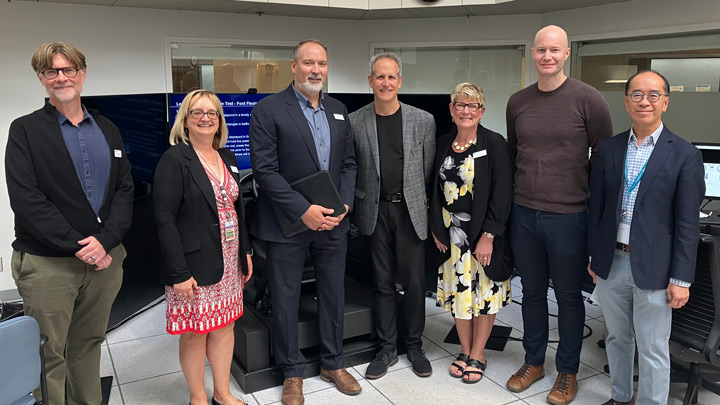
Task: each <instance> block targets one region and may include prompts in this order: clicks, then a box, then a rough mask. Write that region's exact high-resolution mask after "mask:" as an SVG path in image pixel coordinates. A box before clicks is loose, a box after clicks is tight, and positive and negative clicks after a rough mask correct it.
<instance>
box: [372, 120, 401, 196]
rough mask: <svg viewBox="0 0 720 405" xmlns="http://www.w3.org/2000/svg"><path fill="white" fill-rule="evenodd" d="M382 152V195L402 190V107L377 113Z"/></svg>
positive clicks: (379, 147)
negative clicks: (384, 113) (389, 113)
mask: <svg viewBox="0 0 720 405" xmlns="http://www.w3.org/2000/svg"><path fill="white" fill-rule="evenodd" d="M375 117H376V120H377V121H376V122H377V135H378V149H379V152H380V196H381V198H382V197H383V196H386V195H391V194H396V193H401V192H402V178H403V139H402V112H401V109H400V108H398V110H397V111H396V112H395V113H393V114H392V115H386V116H384V115H378V114H375Z"/></svg>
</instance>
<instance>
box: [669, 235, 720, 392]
mask: <svg viewBox="0 0 720 405" xmlns="http://www.w3.org/2000/svg"><path fill="white" fill-rule="evenodd" d="M719 254H720V252H718V243H717V242H716V241H715V237H713V236H710V235H704V234H700V244H699V246H698V258H697V265H696V271H695V281H694V282H693V284H692V286H691V287H690V299H689V301H688V302H687V304H685V306H683V307H682V308H679V309H674V310H673V316H672V329H671V332H670V355H671V357H673V358H674V359H677V360H681V361H683V362H687V363H690V370H689V378H688V381H687V384H688V387H687V390H686V391H685V398H684V400H683V405H690V404H696V403H697V396H698V389H699V388H700V385H701V384H702V383H703V372H704V371H708V370H712V369H714V371H715V372H718V371H720V356H718V348H720V264H719V261H718V255H719ZM707 384H711V385H715V386H716V387H717V389H712V391H714V392H716V393H717V392H720V391H719V390H720V386H717V385H716V384H713V383H712V382H710V381H707V380H706V386H707Z"/></svg>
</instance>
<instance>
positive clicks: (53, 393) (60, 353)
mask: <svg viewBox="0 0 720 405" xmlns="http://www.w3.org/2000/svg"><path fill="white" fill-rule="evenodd" d="M108 253H109V254H110V255H111V256H112V264H111V265H110V267H108V268H107V269H105V270H100V271H97V270H95V266H91V265H88V264H85V263H83V262H82V261H80V260H79V259H78V258H76V257H74V256H73V257H44V256H35V255H31V254H29V253H23V252H18V251H13V254H12V265H11V266H12V273H13V278H14V279H15V283H16V284H17V287H18V292H19V293H20V296H22V298H23V301H24V308H25V314H27V315H30V316H32V317H33V318H35V319H36V320H37V322H38V324H40V333H42V334H44V335H46V336H47V337H48V342H47V344H46V345H45V351H44V354H45V369H46V372H47V386H48V397H49V398H47V399H48V400H49V401H45V402H44V403H45V404H50V405H63V404H64V398H65V390H66V387H67V399H68V404H69V405H75V404H91V405H97V404H100V403H101V401H102V393H101V391H100V345H101V344H102V342H103V341H104V340H105V330H106V329H107V325H108V318H109V317H110V308H111V306H112V303H113V301H114V300H115V297H116V296H117V293H118V291H119V290H120V286H121V285H122V262H123V260H124V259H125V256H126V255H127V253H126V251H125V247H123V245H122V244H121V245H119V246H117V247H115V248H113V249H112V250H110V252H108ZM34 395H35V397H36V398H40V389H36V390H35V392H34ZM43 399H44V398H43Z"/></svg>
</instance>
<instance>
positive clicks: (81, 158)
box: [58, 106, 111, 214]
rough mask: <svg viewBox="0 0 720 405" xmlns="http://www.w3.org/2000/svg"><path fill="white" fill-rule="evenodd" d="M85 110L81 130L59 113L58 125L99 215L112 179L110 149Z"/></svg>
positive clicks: (87, 193)
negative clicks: (109, 181)
mask: <svg viewBox="0 0 720 405" xmlns="http://www.w3.org/2000/svg"><path fill="white" fill-rule="evenodd" d="M82 109H83V119H82V121H80V122H79V123H78V125H77V126H75V125H73V124H72V122H70V120H68V119H67V117H65V116H64V115H63V114H62V113H61V112H59V111H58V122H59V123H60V130H61V131H62V136H63V139H64V140H65V146H66V147H67V150H68V153H70V158H71V159H72V162H73V165H74V166H75V173H76V174H77V176H78V180H80V185H82V188H83V190H84V191H85V196H86V197H87V199H88V201H89V202H90V205H91V206H92V208H93V210H95V213H96V214H97V213H98V212H99V211H100V208H101V207H102V204H103V201H105V192H106V191H107V185H108V180H109V178H110V163H111V162H110V147H109V146H108V143H107V139H106V138H105V135H104V134H103V133H102V130H100V127H99V126H98V124H97V122H95V119H93V117H92V115H90V114H88V112H87V110H86V109H85V106H83V107H82Z"/></svg>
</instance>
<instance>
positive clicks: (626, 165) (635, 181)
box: [625, 151, 650, 200]
mask: <svg viewBox="0 0 720 405" xmlns="http://www.w3.org/2000/svg"><path fill="white" fill-rule="evenodd" d="M638 153H639V151H638ZM648 160H650V157H649V156H648V158H647V160H645V164H644V165H643V167H642V169H640V172H639V173H638V175H637V177H635V180H633V182H632V184H629V181H628V157H627V155H625V184H629V185H628V192H627V198H628V200H629V199H630V194H632V192H633V190H635V187H637V185H638V184H640V179H642V176H643V174H645V167H647V162H648Z"/></svg>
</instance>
